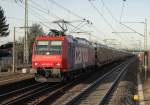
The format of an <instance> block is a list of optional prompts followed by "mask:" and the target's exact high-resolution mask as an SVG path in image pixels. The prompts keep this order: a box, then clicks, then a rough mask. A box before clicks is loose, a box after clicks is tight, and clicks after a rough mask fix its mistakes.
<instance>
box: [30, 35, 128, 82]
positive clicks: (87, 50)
mask: <svg viewBox="0 0 150 105" xmlns="http://www.w3.org/2000/svg"><path fill="white" fill-rule="evenodd" d="M129 55H130V54H129V53H127V52H123V51H119V50H116V49H113V48H110V47H107V46H105V45H102V44H97V43H92V42H90V41H88V40H86V39H84V38H77V37H73V36H71V35H64V34H62V35H56V34H55V33H53V34H51V35H47V36H40V37H36V38H35V42H34V45H33V54H32V68H33V70H34V72H35V80H36V81H40V82H61V81H66V80H67V79H71V78H74V77H75V76H76V75H78V74H81V73H85V72H88V71H90V70H94V69H93V68H94V67H95V66H97V67H100V66H103V65H105V64H108V63H111V62H113V61H117V60H119V59H122V58H125V57H127V56H129Z"/></svg>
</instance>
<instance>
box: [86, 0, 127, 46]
mask: <svg viewBox="0 0 150 105" xmlns="http://www.w3.org/2000/svg"><path fill="white" fill-rule="evenodd" d="M88 1H89V3H90V4H91V6H92V8H94V10H96V11H97V13H98V14H99V15H100V16H101V17H102V18H103V20H104V21H105V23H106V24H107V25H108V26H109V27H110V28H111V29H112V30H113V31H114V32H116V30H115V29H114V28H113V26H112V25H111V24H110V23H109V21H107V19H106V18H105V17H104V15H103V14H102V13H101V12H100V11H99V9H98V8H97V7H96V6H95V5H94V4H93V3H92V2H91V0H88ZM115 35H116V36H117V37H118V38H120V39H121V40H123V38H122V37H121V36H120V37H119V36H118V34H117V33H115ZM125 47H126V48H127V45H126V43H125Z"/></svg>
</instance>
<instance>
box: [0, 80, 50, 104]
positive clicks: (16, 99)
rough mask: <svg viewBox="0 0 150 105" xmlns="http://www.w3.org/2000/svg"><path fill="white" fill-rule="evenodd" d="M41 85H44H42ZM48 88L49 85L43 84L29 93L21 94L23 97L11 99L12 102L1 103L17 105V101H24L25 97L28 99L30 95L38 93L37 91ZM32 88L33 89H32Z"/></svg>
mask: <svg viewBox="0 0 150 105" xmlns="http://www.w3.org/2000/svg"><path fill="white" fill-rule="evenodd" d="M41 84H42V83H41ZM47 87H49V84H42V85H41V86H40V87H37V88H34V89H33V90H29V91H27V92H25V93H23V94H21V95H19V96H17V97H14V98H11V99H10V100H8V101H6V102H4V103H1V105H9V104H13V103H15V102H17V101H19V100H22V99H24V98H25V97H27V96H29V95H31V94H34V93H36V92H37V91H40V90H42V89H45V88H47ZM31 88H32V87H31ZM8 94H9V93H8ZM8 94H6V96H7V95H8ZM4 96H5V95H4Z"/></svg>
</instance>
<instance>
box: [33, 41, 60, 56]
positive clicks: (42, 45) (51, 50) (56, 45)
mask: <svg viewBox="0 0 150 105" xmlns="http://www.w3.org/2000/svg"><path fill="white" fill-rule="evenodd" d="M61 45H62V41H43V40H42V41H37V42H36V46H35V53H36V54H39V55H58V54H61Z"/></svg>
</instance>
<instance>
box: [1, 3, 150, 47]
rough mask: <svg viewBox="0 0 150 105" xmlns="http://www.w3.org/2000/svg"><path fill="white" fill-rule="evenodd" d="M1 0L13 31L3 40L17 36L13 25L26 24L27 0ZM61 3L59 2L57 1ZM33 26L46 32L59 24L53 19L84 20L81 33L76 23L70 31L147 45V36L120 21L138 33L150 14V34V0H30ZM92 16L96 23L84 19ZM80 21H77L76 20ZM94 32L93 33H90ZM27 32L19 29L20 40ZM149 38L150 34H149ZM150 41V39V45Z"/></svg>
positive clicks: (120, 43)
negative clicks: (40, 27) (144, 42)
mask: <svg viewBox="0 0 150 105" xmlns="http://www.w3.org/2000/svg"><path fill="white" fill-rule="evenodd" d="M16 1H17V2H15V0H0V6H1V7H2V8H3V10H4V12H5V16H6V18H7V23H8V24H9V25H10V28H9V29H10V35H9V36H8V37H6V38H0V44H4V43H7V42H9V41H12V39H13V28H14V27H20V26H24V0H23V2H22V3H21V2H19V0H16ZM55 2H56V3H57V5H56V4H55ZM28 4H29V8H28V11H29V26H31V25H32V24H33V23H38V24H40V25H41V26H42V27H43V29H44V31H45V32H46V33H48V32H49V29H50V28H52V29H55V28H58V27H57V25H56V24H53V23H52V22H53V21H56V20H59V19H64V20H66V21H69V22H71V24H72V25H73V26H77V25H79V24H81V27H80V29H79V30H78V32H80V34H77V33H75V32H74V33H71V32H70V31H71V30H73V27H72V26H70V25H69V26H68V30H69V31H68V34H70V35H73V36H76V37H83V38H86V39H89V40H92V41H97V42H100V43H103V44H105V43H106V44H108V45H114V46H115V47H121V48H138V49H139V48H143V37H142V36H140V35H139V34H137V33H116V32H133V31H131V30H130V29H128V28H126V27H125V26H123V25H121V24H119V23H120V22H137V23H123V24H125V25H127V26H129V27H130V28H132V29H134V30H135V31H137V32H138V33H142V34H143V33H144V24H143V23H139V22H144V21H145V18H147V21H148V22H147V24H148V28H147V29H148V31H147V33H148V34H149V32H150V30H149V24H150V12H149V11H150V6H149V4H150V0H126V1H125V2H124V1H123V0H90V1H89V0H28ZM83 19H86V20H89V21H90V22H91V23H92V25H90V24H87V23H86V22H81V21H83ZM75 21H76V22H75ZM90 35H91V37H89V36H90ZM23 36H24V30H23V29H19V28H17V29H16V37H17V40H18V39H19V38H20V37H23ZM148 40H149V35H148ZM149 45H150V43H148V47H149Z"/></svg>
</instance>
